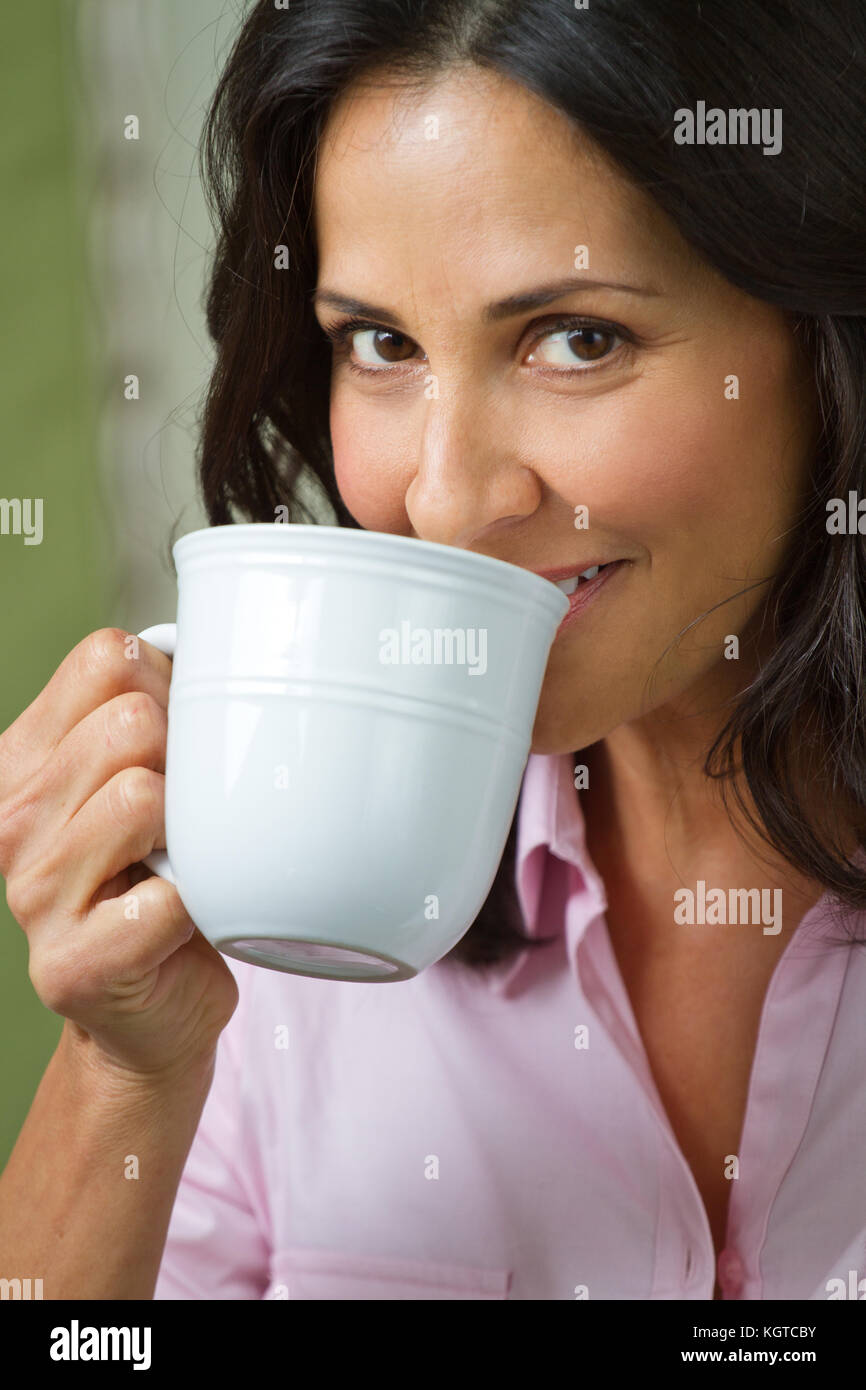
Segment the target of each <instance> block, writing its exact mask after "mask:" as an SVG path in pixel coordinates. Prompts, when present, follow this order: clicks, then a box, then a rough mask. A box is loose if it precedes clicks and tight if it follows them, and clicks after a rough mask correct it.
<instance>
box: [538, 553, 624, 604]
mask: <svg viewBox="0 0 866 1390" xmlns="http://www.w3.org/2000/svg"><path fill="white" fill-rule="evenodd" d="M618 563H619V561H616V560H607V561H604V562H601V561H599V562H596V563H594V564H591V565H587V566H586V567H585V568H584V569H582V570H575V569H558V570H536V571H535V572H536V574H538V575H540V577H541V578H542V579H548V580H550V582H551V584H555V585H556V587H557V589H560V590H561V591H562V593H564V594H565V595H566V597H567V598H570V597H571V595H572V594H573V593H574V592H575V590H576V589H577V588H578V587H579V586H580V585H583V584H588V583H589V582H590V581H591V580H593V579H595V577H596V575H597V574H599V573H600V572H601V571H602V570H605V569H607V568H608V566H609V565H611V564H618Z"/></svg>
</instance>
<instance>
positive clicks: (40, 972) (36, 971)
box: [28, 940, 87, 1015]
mask: <svg viewBox="0 0 866 1390" xmlns="http://www.w3.org/2000/svg"><path fill="white" fill-rule="evenodd" d="M28 974H29V976H30V983H31V984H32V986H33V988H34V990H35V991H36V993H37V995H38V996H39V998H40V999H41V1001H42V1003H43V1004H44V1005H45V1007H46V1009H50V1010H51V1012H52V1013H55V1014H61V1015H65V1014H66V1013H67V1011H68V1010H69V1009H72V1008H74V1007H75V1005H76V1004H80V1003H81V1002H82V1001H83V999H84V998H85V996H86V992H87V991H86V989H85V988H84V986H85V983H86V982H85V981H84V980H83V978H82V973H81V963H80V961H79V960H78V959H77V955H76V954H75V953H73V952H72V951H71V950H70V946H69V942H68V940H67V941H66V942H64V944H63V946H62V947H61V948H60V949H56V948H53V949H45V948H42V949H40V950H32V951H31V952H30V962H29V965H28Z"/></svg>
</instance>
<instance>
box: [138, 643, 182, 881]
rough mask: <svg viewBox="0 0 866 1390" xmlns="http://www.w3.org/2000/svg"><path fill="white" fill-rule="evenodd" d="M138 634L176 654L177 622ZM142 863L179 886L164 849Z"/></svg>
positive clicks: (168, 652)
mask: <svg viewBox="0 0 866 1390" xmlns="http://www.w3.org/2000/svg"><path fill="white" fill-rule="evenodd" d="M138 635H139V637H141V638H142V639H143V640H144V641H145V642H149V643H150V645H151V646H152V647H156V649H157V651H160V652H164V653H165V655H166V656H171V657H173V656H174V649H175V646H176V644H177V623H157V624H156V626H155V627H146V628H145V629H144V631H143V632H140V633H139V634H138ZM142 863H144V864H146V865H147V867H148V868H149V869H153V872H154V873H155V874H157V875H158V877H159V878H165V879H167V880H168V882H169V883H173V884H174V885H175V887H176V886H177V879H176V878H175V876H174V870H173V869H172V867H171V864H170V863H169V858H168V855H167V854H166V852H165V850H164V849H155V850H154V851H153V853H152V854H148V855H147V856H146V857H145V858H144V859H143V860H142Z"/></svg>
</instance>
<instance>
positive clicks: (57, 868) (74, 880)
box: [23, 767, 165, 917]
mask: <svg viewBox="0 0 866 1390" xmlns="http://www.w3.org/2000/svg"><path fill="white" fill-rule="evenodd" d="M164 848H165V777H164V776H163V775H162V774H161V773H159V772H154V771H153V770H152V769H151V768H145V767H125V768H122V769H121V770H120V772H117V773H115V775H114V776H113V777H112V778H111V779H110V780H109V781H108V782H106V783H105V784H104V785H103V786H101V787H100V788H99V790H98V791H97V792H96V793H95V794H94V795H93V796H92V797H90V799H89V801H86V802H85V803H84V805H83V806H82V807H81V810H80V811H78V812H77V813H76V814H75V815H74V816H73V817H72V819H71V821H70V822H69V824H68V825H67V826H66V827H65V828H64V829H63V830H62V831H61V832H60V833H59V835H58V836H57V841H56V845H55V847H54V848H53V849H52V850H50V851H48V852H47V855H46V860H45V862H44V863H43V865H42V866H41V869H40V866H38V865H34V866H32V867H31V868H30V869H28V870H27V871H26V872H25V874H24V875H23V877H24V878H25V879H29V880H30V881H31V882H33V880H34V877H35V876H39V877H38V879H37V881H42V882H44V887H43V889H42V892H43V894H44V898H45V902H44V903H43V911H44V912H45V915H46V916H49V915H50V913H49V911H48V908H47V903H50V902H51V901H52V898H53V900H54V901H55V902H56V904H57V906H58V907H60V908H61V909H63V910H64V911H66V912H70V913H74V914H75V915H77V916H79V917H80V916H85V915H86V914H87V913H88V912H89V910H90V908H91V906H92V903H93V899H94V897H95V896H96V894H97V892H98V891H99V889H100V887H101V885H102V884H103V883H105V882H106V880H107V879H111V878H113V877H114V876H115V874H118V873H120V872H121V870H122V869H126V868H128V867H129V865H130V864H137V863H140V862H141V861H142V860H143V859H145V858H146V857H147V856H148V855H149V854H151V853H152V852H153V850H155V849H164ZM36 891H37V892H38V891H39V890H38V888H37V890H36ZM31 915H37V914H33V913H31Z"/></svg>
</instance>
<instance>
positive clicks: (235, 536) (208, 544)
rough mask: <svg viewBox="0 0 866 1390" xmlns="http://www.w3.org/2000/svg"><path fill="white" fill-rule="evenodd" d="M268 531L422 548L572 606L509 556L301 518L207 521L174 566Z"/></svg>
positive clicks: (179, 550) (549, 602) (451, 565)
mask: <svg viewBox="0 0 866 1390" xmlns="http://www.w3.org/2000/svg"><path fill="white" fill-rule="evenodd" d="M266 530H267V531H270V532H271V533H272V534H273V539H274V540H276V539H277V533H279V532H285V533H289V532H291V533H292V534H293V535H294V536H295V537H297V538H299V539H300V540H301V541H304V540H310V541H311V540H315V541H317V542H319V543H322V544H323V545H324V546H327V545H328V544H329V543H333V542H335V541H338V542H339V544H340V545H341V546H342V544H343V543H344V540H345V539H346V538H348V537H358V536H363V537H364V538H365V540H364V544H365V546H366V547H367V548H368V549H369V547H370V545H371V543H372V544H374V546H375V548H376V549H377V550H379V551H380V552H381V551H384V552H385V557H384V558H386V559H388V558H394V559H397V560H400V559H410V558H411V557H412V556H413V555H414V556H415V557H416V559H418V558H419V553H420V557H421V558H422V559H426V561H427V562H428V564H429V567H430V568H431V569H433V570H438V571H439V572H445V573H452V574H453V573H457V574H466V575H469V577H474V578H476V579H480V578H484V579H488V580H490V579H494V580H498V581H499V583H506V584H508V585H510V586H511V587H512V588H518V589H519V588H520V587H521V586H523V587H524V588H527V587H528V590H529V594H530V596H531V597H532V598H533V599H535V600H536V601H537V602H540V603H542V604H543V605H544V606H545V607H546V608H548V609H549V610H550V611H551V613H553V612H554V611H555V610H557V609H558V610H559V611H560V616H564V614H565V613H566V611H567V609H568V599H567V598H566V596H565V594H564V593H563V592H562V590H561V589H558V588H557V586H556V585H555V584H553V583H552V582H551V581H550V580H549V579H543V578H542V577H541V575H539V574H535V573H534V571H532V570H527V569H523V568H522V566H520V565H513V564H511V563H510V561H508V560H497V559H494V557H493V556H492V555H477V554H475V552H474V551H469V550H461V549H460V548H459V547H457V546H448V545H441V544H439V542H437V541H424V540H419V539H415V538H414V537H412V536H395V535H392V534H391V532H389V531H367V530H364V529H363V528H358V529H356V528H355V527H351V526H332V525H330V524H328V525H325V524H322V525H321V526H318V525H308V524H306V523H300V522H299V523H295V522H275V521H252V522H228V523H225V524H221V525H219V526H205V527H201V528H199V529H198V530H196V531H188V532H187V534H186V535H184V536H181V537H180V539H179V540H177V541H175V543H174V545H173V547H172V555H173V556H174V560H175V565H176V566H178V567H179V562H180V560H183V559H186V558H188V557H189V556H191V555H195V554H197V553H204V554H207V553H208V552H211V551H214V550H217V549H222V548H223V547H224V546H226V545H227V544H229V543H231V542H232V541H235V540H237V542H238V543H239V544H242V543H243V540H244V537H247V536H249V535H250V534H255V535H258V536H260V535H262V533H263V532H264V531H266ZM371 538H372V541H371ZM282 544H283V537H282V536H281V537H280V539H279V541H277V545H278V546H281V545H282ZM354 544H356V541H354V540H350V541H349V545H350V546H351V545H354Z"/></svg>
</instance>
